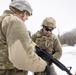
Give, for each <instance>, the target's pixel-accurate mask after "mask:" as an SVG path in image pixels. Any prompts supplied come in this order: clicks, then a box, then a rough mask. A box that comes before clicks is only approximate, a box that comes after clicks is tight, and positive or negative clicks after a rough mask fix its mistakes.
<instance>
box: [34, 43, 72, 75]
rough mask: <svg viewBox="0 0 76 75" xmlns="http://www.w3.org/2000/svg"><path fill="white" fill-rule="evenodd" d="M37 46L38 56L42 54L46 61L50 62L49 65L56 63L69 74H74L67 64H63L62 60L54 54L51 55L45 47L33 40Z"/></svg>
mask: <svg viewBox="0 0 76 75" xmlns="http://www.w3.org/2000/svg"><path fill="white" fill-rule="evenodd" d="M33 44H34V46H35V48H36V53H37V54H38V56H40V57H41V58H42V59H44V60H45V61H47V62H49V66H50V65H51V64H52V63H54V64H55V65H56V66H57V67H59V68H60V69H61V70H62V71H65V72H66V73H67V74H68V75H73V74H72V73H71V72H70V70H68V69H67V67H66V66H65V65H63V64H62V63H61V62H60V61H58V60H57V59H55V58H54V57H53V56H52V55H50V54H49V53H48V52H47V51H46V50H45V49H42V48H40V47H39V46H37V45H36V44H35V43H34V42H33Z"/></svg>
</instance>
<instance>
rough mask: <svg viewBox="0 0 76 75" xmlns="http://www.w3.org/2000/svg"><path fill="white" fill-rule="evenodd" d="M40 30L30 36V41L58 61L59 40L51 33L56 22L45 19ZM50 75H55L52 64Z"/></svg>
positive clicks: (60, 52)
mask: <svg viewBox="0 0 76 75" xmlns="http://www.w3.org/2000/svg"><path fill="white" fill-rule="evenodd" d="M42 27H43V28H42V29H41V30H40V31H38V32H36V33H35V34H33V35H32V40H33V41H34V42H35V43H36V44H37V45H38V46H39V47H41V48H43V49H45V50H47V52H49V53H50V55H52V56H53V57H54V58H56V59H58V60H59V59H60V57H61V55H62V48H61V44H60V41H59V39H58V38H57V37H56V36H55V35H54V34H53V33H52V30H53V29H54V28H56V21H55V19H53V18H52V17H46V18H45V19H44V20H43V23H42ZM35 75H46V74H45V72H37V73H35ZM50 75H57V73H56V72H55V69H54V66H53V64H52V65H51V66H50Z"/></svg>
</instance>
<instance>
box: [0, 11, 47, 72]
mask: <svg viewBox="0 0 76 75" xmlns="http://www.w3.org/2000/svg"><path fill="white" fill-rule="evenodd" d="M2 19H3V20H2ZM0 22H2V23H1V24H0V69H13V68H15V67H17V68H18V69H21V70H28V71H29V70H30V71H33V72H39V71H44V70H45V67H46V65H47V64H46V62H45V61H44V60H42V59H41V58H40V57H38V56H37V54H36V53H35V52H33V50H35V48H34V47H33V45H32V43H31V39H30V37H29V34H28V31H27V28H26V26H25V24H24V22H23V21H22V20H21V19H19V18H18V17H17V16H15V14H14V13H13V12H12V11H10V10H6V11H4V13H3V15H2V16H1V17H0ZM30 53H31V54H30ZM22 58H23V59H22ZM27 60H28V61H27ZM10 61H11V62H12V63H13V64H12V63H11V62H10ZM37 62H39V63H37ZM13 65H14V66H15V67H14V66H13ZM35 66H36V67H35Z"/></svg>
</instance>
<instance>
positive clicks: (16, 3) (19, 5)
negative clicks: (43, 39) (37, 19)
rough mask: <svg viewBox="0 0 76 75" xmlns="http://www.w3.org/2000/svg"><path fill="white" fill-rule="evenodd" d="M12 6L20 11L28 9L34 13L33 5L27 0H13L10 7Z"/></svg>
mask: <svg viewBox="0 0 76 75" xmlns="http://www.w3.org/2000/svg"><path fill="white" fill-rule="evenodd" d="M11 7H14V8H16V9H18V10H20V11H28V13H29V14H30V15H32V11H33V10H32V8H31V5H30V4H29V3H28V2H27V1H26V0H21V1H20V0H13V1H12V2H11V3H10V5H9V8H10V9H11Z"/></svg>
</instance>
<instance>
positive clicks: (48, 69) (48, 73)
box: [45, 65, 50, 75]
mask: <svg viewBox="0 0 76 75" xmlns="http://www.w3.org/2000/svg"><path fill="white" fill-rule="evenodd" d="M45 72H46V75H50V66H49V65H47V66H46V68H45Z"/></svg>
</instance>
